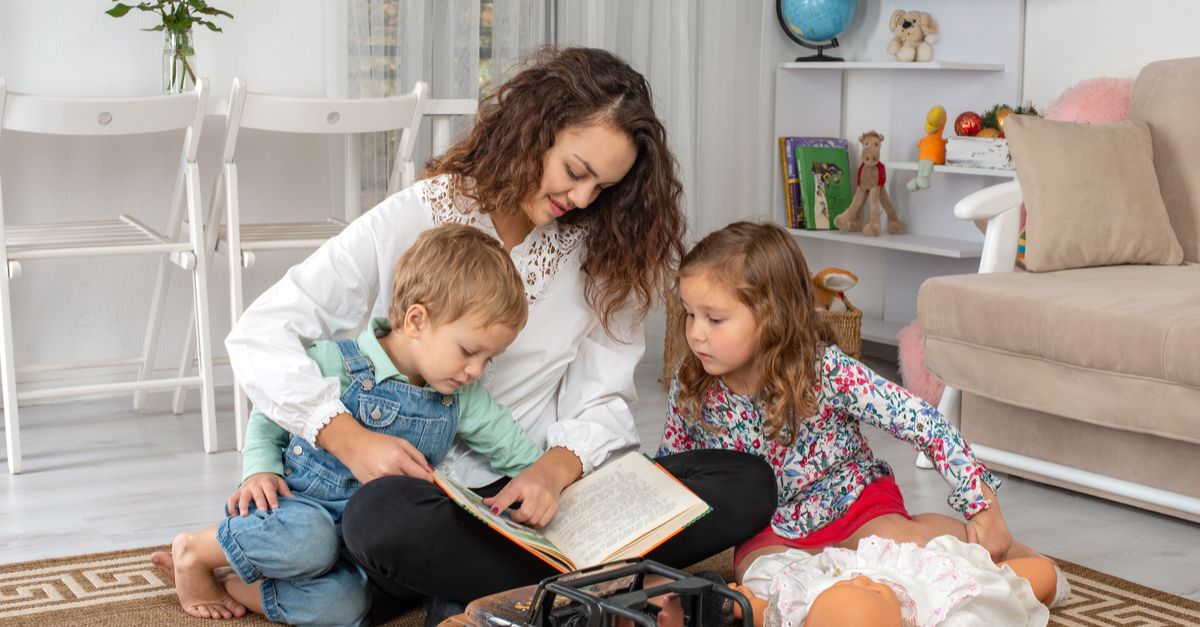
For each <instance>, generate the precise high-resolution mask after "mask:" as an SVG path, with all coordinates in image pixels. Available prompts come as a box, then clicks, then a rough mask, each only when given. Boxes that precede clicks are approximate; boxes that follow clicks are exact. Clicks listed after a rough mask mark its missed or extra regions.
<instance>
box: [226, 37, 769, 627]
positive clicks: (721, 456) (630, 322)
mask: <svg viewBox="0 0 1200 627" xmlns="http://www.w3.org/2000/svg"><path fill="white" fill-rule="evenodd" d="M674 168H675V160H674V157H673V156H672V154H671V152H670V150H669V149H668V147H667V141H666V134H665V131H664V129H663V127H662V124H661V123H660V122H659V121H658V119H657V118H656V117H655V115H654V110H653V106H652V104H651V95H650V88H649V86H648V84H647V83H646V80H645V79H644V78H643V77H642V76H641V75H640V74H638V73H637V72H636V71H634V70H633V69H632V68H630V67H629V66H628V65H627V64H626V63H625V62H623V61H622V60H620V59H619V58H617V57H615V56H613V55H611V54H609V53H607V52H604V51H601V50H592V49H579V48H572V49H564V50H554V49H544V50H542V51H539V52H538V53H536V54H534V55H532V56H531V57H530V59H529V61H528V63H527V65H526V67H525V68H524V69H523V70H522V71H521V72H520V73H519V74H517V75H516V76H514V77H513V78H512V79H511V80H509V81H508V82H507V83H505V84H504V85H502V86H501V87H500V88H499V90H497V92H496V93H495V94H494V95H492V96H490V97H488V98H487V99H486V100H484V102H483V103H481V105H480V111H479V114H478V117H477V119H476V124H475V126H474V128H473V129H472V131H471V132H470V134H469V135H468V136H467V137H465V138H464V139H462V140H461V141H459V142H458V143H457V144H455V145H454V146H453V147H452V148H451V149H450V150H449V151H448V152H447V153H446V154H445V155H443V156H441V157H440V158H437V159H436V160H434V161H433V162H431V163H430V165H429V167H428V169H427V171H426V175H427V176H428V177H429V178H426V179H425V180H422V181H419V182H417V183H416V184H414V185H413V186H412V187H410V188H408V189H406V190H404V191H402V192H400V193H398V194H396V195H394V196H392V197H390V198H388V199H386V200H385V201H383V202H382V203H381V204H380V205H378V206H377V207H375V208H374V209H372V210H371V211H369V212H367V213H366V214H364V215H363V216H362V217H361V218H359V219H358V220H355V221H354V222H353V223H352V224H350V226H348V227H347V228H346V229H345V231H343V232H342V233H341V234H340V235H339V236H337V237H335V238H334V239H332V240H330V241H329V242H327V243H326V244H325V245H324V246H322V247H321V249H319V250H318V251H317V252H316V253H314V254H313V255H312V256H311V257H309V258H308V259H307V260H305V261H304V262H303V263H301V264H299V265H297V266H295V267H293V268H292V269H291V270H289V271H288V273H287V275H286V276H285V277H284V278H283V279H282V280H281V281H280V282H279V283H277V284H276V285H275V286H273V287H272V288H271V289H269V290H268V291H267V292H266V293H264V294H263V295H262V296H261V297H260V298H259V299H258V300H257V301H256V302H255V303H254V304H253V305H251V306H250V307H249V308H248V309H247V310H246V312H245V314H244V315H243V316H242V318H241V320H239V322H238V323H237V325H236V326H235V327H234V329H233V331H232V332H231V333H230V335H229V337H228V338H227V339H226V346H227V348H228V350H229V355H230V361H231V363H232V365H233V369H234V373H235V374H236V375H237V378H238V381H239V382H240V383H241V385H242V386H243V388H244V389H245V390H246V393H247V395H248V396H249V397H250V399H251V400H252V401H253V402H254V404H255V405H256V406H257V407H258V408H259V409H261V410H263V411H264V412H265V413H266V414H267V415H268V416H270V417H271V419H272V420H274V421H276V422H277V423H279V424H280V425H281V426H283V427H284V428H286V429H287V430H288V431H290V432H292V433H294V434H297V435H300V436H302V437H304V438H306V439H308V440H309V441H310V442H313V443H314V444H315V445H317V446H319V447H321V448H325V449H328V450H329V451H330V452H331V453H333V454H334V455H335V456H336V457H337V458H338V459H339V460H341V461H342V462H343V463H344V464H345V465H346V466H347V467H348V468H349V469H350V470H351V471H352V472H353V473H354V475H355V477H357V478H358V479H359V480H360V481H362V482H363V483H367V482H370V483H367V485H364V486H363V487H362V489H360V490H359V491H358V493H357V494H356V495H355V496H354V498H353V499H351V501H350V503H349V505H348V507H347V509H346V512H345V517H344V519H343V530H344V534H345V539H346V544H347V546H348V547H349V549H350V551H351V553H352V554H353V555H354V557H355V558H356V559H357V560H358V561H359V563H360V564H361V565H362V566H363V567H364V568H365V569H366V571H367V573H368V575H369V576H370V578H371V579H372V581H373V582H374V583H375V584H376V585H377V586H379V587H380V588H381V589H382V590H383V591H385V592H386V593H388V594H390V595H392V596H397V597H412V596H416V595H422V596H426V597H434V598H439V599H446V600H450V601H455V602H464V601H470V600H472V599H475V598H478V597H480V596H483V595H486V594H490V593H493V592H496V591H500V590H505V589H509V588H513V587H517V586H521V585H526V584H529V583H532V582H535V581H537V580H538V579H540V578H542V577H545V576H547V575H549V574H552V571H550V570H549V568H548V567H547V566H546V565H545V564H543V563H542V562H541V561H539V560H538V559H537V558H535V557H533V556H532V555H530V554H528V553H526V552H525V551H524V550H523V549H521V548H519V547H517V546H516V545H515V544H513V543H511V542H509V541H508V540H506V539H504V538H503V537H501V536H500V535H498V534H495V533H493V532H490V531H489V530H487V529H486V528H485V527H484V526H483V525H482V524H481V523H480V522H478V521H477V520H475V519H473V518H472V517H471V516H470V515H469V514H466V513H465V512H463V511H461V510H460V509H459V508H458V507H457V506H456V505H455V504H454V503H453V502H452V501H450V500H449V499H448V498H447V497H445V495H444V494H443V493H442V492H441V490H440V489H438V488H437V486H435V485H433V484H432V483H430V482H428V481H425V480H422V479H417V478H415V477H416V476H423V475H424V472H425V471H424V470H423V468H424V460H423V459H420V458H419V456H415V455H413V453H412V450H413V449H412V447H411V446H406V444H407V443H405V442H403V441H402V440H399V439H397V438H391V437H388V436H384V435H380V434H377V433H373V432H371V431H368V430H365V429H363V428H362V427H361V426H359V425H358V424H357V423H356V422H355V421H354V420H353V418H352V417H351V416H350V415H349V414H348V413H347V408H346V407H344V406H342V404H341V403H340V401H339V400H338V384H337V381H335V380H330V379H322V378H321V377H320V375H319V373H318V372H317V370H316V368H315V367H314V366H313V365H312V362H310V361H309V360H308V359H307V358H306V356H305V353H304V344H305V342H306V341H310V340H312V339H317V338H328V337H331V336H333V335H336V334H342V333H346V332H348V331H351V330H353V329H355V328H357V327H358V326H359V325H361V324H363V323H364V321H366V320H367V318H368V317H369V316H370V315H372V313H374V315H380V313H381V312H384V311H385V310H386V308H387V304H388V303H387V302H384V300H386V299H381V298H380V295H381V294H388V293H389V290H388V286H387V285H386V283H387V281H388V279H389V277H390V274H391V269H392V266H393V265H394V263H395V261H396V259H397V258H398V257H399V256H400V254H402V253H403V252H404V251H405V250H406V249H407V248H408V247H409V246H410V245H411V243H412V242H413V240H414V239H415V238H416V236H417V235H418V234H419V233H420V232H421V231H422V230H424V229H428V228H431V227H432V226H435V225H437V224H440V223H443V222H447V221H452V222H461V223H466V224H469V225H471V226H474V227H476V228H479V229H481V230H483V231H485V232H487V233H489V234H491V235H493V236H494V237H496V238H497V239H498V240H500V242H501V243H502V244H503V246H504V248H505V250H507V251H509V253H510V255H511V257H512V259H513V261H514V263H515V264H516V266H517V268H518V270H519V271H520V272H521V275H522V277H523V279H524V281H525V289H526V296H527V298H528V299H529V304H530V309H529V323H528V325H527V326H526V327H525V330H524V331H522V332H521V333H520V335H519V336H518V337H517V340H516V341H515V342H514V343H513V344H512V345H511V346H510V347H509V349H508V351H507V352H506V353H505V354H503V355H501V356H499V357H497V358H496V360H495V363H494V364H493V365H492V367H491V368H490V370H489V372H488V373H487V374H486V375H485V376H484V382H485V385H486V386H487V388H488V389H489V391H491V393H492V395H493V397H494V398H495V399H496V400H497V401H498V402H500V403H502V404H504V405H505V406H507V407H508V408H509V409H510V410H511V411H512V413H513V415H514V416H516V417H517V419H518V421H520V423H521V425H522V426H523V427H524V428H525V430H526V432H527V433H529V435H530V436H531V437H533V439H534V441H535V442H538V443H541V444H544V445H545V447H546V453H545V454H544V455H543V456H542V457H541V458H540V459H539V460H538V461H537V462H536V463H535V464H534V465H533V466H531V467H530V468H529V469H528V470H526V471H525V473H523V474H522V475H521V476H519V477H517V478H514V479H513V480H511V481H508V480H507V479H501V478H500V475H499V474H498V473H496V472H494V471H493V470H492V469H491V468H490V466H488V464H487V463H486V461H484V460H483V459H482V458H481V457H479V456H478V455H475V454H472V453H470V452H468V451H467V450H465V449H462V448H460V447H456V448H455V449H453V450H452V451H451V452H450V453H449V454H448V455H447V457H446V461H444V462H443V463H442V465H441V469H442V470H443V471H444V472H447V473H448V474H450V475H451V476H452V477H454V478H456V479H457V480H459V481H460V482H462V483H464V484H466V485H470V486H473V487H476V488H477V491H478V492H479V493H481V494H483V495H485V496H493V495H494V496H495V497H496V501H495V502H494V504H495V505H496V506H497V507H500V508H504V507H507V506H508V505H510V504H513V503H517V502H519V507H517V508H516V509H515V510H514V511H513V512H512V517H513V519H514V520H517V521H519V522H527V521H533V522H537V521H544V520H546V519H547V517H548V515H552V514H553V511H548V509H549V508H550V507H551V506H550V505H549V504H548V503H547V501H550V499H544V498H538V495H539V494H545V493H547V492H549V491H552V492H553V494H557V493H558V492H559V491H561V490H562V489H563V488H564V487H566V486H567V485H569V484H570V483H571V482H573V481H575V480H576V479H578V478H579V477H580V476H582V474H584V473H587V472H589V471H591V470H592V469H594V468H596V467H597V466H599V465H600V464H602V463H603V462H604V461H605V460H607V459H609V458H610V456H612V455H613V454H614V453H619V452H623V451H625V450H629V449H632V448H635V447H636V446H637V445H638V438H637V433H636V429H635V425H634V417H633V411H632V406H633V404H634V402H635V400H636V390H635V386H634V381H633V374H634V368H635V367H636V366H637V364H638V362H639V361H640V360H641V358H642V354H643V352H644V350H645V338H644V332H643V327H642V320H643V318H644V316H645V315H646V313H647V311H648V310H649V309H650V307H651V306H652V304H653V302H654V299H655V298H657V297H661V296H662V294H663V293H664V291H665V289H666V287H667V285H668V282H669V280H670V276H671V272H672V269H673V266H674V264H675V262H676V261H677V260H678V259H679V257H680V256H681V252H682V238H683V233H684V218H683V215H682V212H681V210H680V206H679V203H680V195H681V186H680V184H679V182H678V180H677V179H676V178H675V175H674ZM660 463H661V464H662V465H663V467H664V468H666V469H667V470H668V471H670V472H672V473H673V474H674V475H675V476H676V477H678V478H679V479H680V480H681V481H683V482H684V483H685V484H686V485H688V487H690V488H691V489H692V490H693V491H695V492H696V493H697V494H698V495H699V496H700V497H701V498H703V499H704V500H705V501H707V502H708V503H709V504H710V505H711V506H712V508H713V511H712V512H711V513H710V514H709V515H707V516H705V517H704V518H701V519H700V521H698V522H697V523H696V524H694V525H692V526H691V527H689V528H688V529H687V530H685V531H684V532H683V533H681V534H679V535H678V536H676V537H675V538H673V539H672V540H671V541H669V542H667V543H665V544H664V545H663V546H662V547H660V548H659V549H657V550H656V551H654V552H653V553H652V554H651V555H650V557H651V558H654V559H658V560H660V561H663V562H665V563H668V564H671V565H674V566H686V565H689V564H691V563H693V562H695V561H698V560H700V559H703V558H705V557H707V556H709V555H711V554H713V553H716V552H719V551H721V550H723V549H725V548H727V547H729V546H731V545H733V544H734V543H736V542H739V541H742V540H744V539H746V538H748V537H750V536H751V535H753V534H754V533H755V532H756V531H758V530H759V529H761V528H762V527H763V526H765V525H766V523H767V521H768V520H769V518H770V516H771V514H772V512H773V511H774V507H775V494H774V478H773V476H772V475H771V473H770V470H769V469H768V467H767V466H766V465H765V464H764V463H763V462H761V461H760V460H758V459H756V458H754V457H752V456H749V455H744V454H740V453H734V452H729V451H701V452H688V453H680V454H677V455H672V456H668V457H665V458H662V459H661V460H660ZM251 470H257V469H246V474H249V472H251ZM262 470H270V469H262ZM409 475H412V476H409ZM527 497H528V498H527ZM440 607H441V608H442V610H443V611H442V612H438V611H433V612H431V616H430V619H433V620H436V619H438V618H441V616H440V614H442V613H444V612H450V611H453V609H454V604H453V603H451V604H443V605H441V606H440ZM436 609H437V608H435V610H436Z"/></svg>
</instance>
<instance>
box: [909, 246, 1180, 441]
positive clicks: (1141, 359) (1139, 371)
mask: <svg viewBox="0 0 1200 627" xmlns="http://www.w3.org/2000/svg"><path fill="white" fill-rule="evenodd" d="M1197 286H1200V266H1197V265H1186V266H1171V267H1161V266H1159V267H1154V266H1112V267H1104V268H1089V269H1078V270H1063V271H1060V272H1052V273H1042V274H1033V273H998V274H974V275H955V276H943V277H935V278H932V279H929V280H928V281H926V282H925V283H924V284H923V285H922V286H921V291H920V294H919V296H918V302H917V308H918V312H919V317H920V320H921V323H922V325H923V326H924V328H925V336H926V346H925V351H926V364H927V365H928V366H929V367H930V369H931V370H932V371H933V372H934V373H935V374H937V375H938V376H939V377H941V378H942V379H943V380H945V381H946V383H947V384H950V385H954V386H956V387H961V388H963V389H968V390H971V391H974V392H977V393H980V394H983V395H985V396H988V397H990V398H995V399H997V400H1001V401H1005V402H1010V403H1012V404H1017V405H1020V406H1023V407H1035V408H1042V409H1043V411H1049V412H1050V413H1056V414H1060V415H1064V416H1068V417H1072V418H1076V419H1080V420H1089V421H1090V420H1095V421H1096V422H1097V424H1105V423H1108V422H1110V421H1115V423H1120V426H1122V427H1133V428H1138V425H1143V427H1144V426H1145V425H1146V424H1147V419H1146V417H1145V416H1143V415H1142V414H1143V412H1142V411H1140V410H1135V411H1132V412H1131V410H1132V408H1134V407H1138V406H1142V407H1145V408H1146V412H1145V413H1154V414H1156V416H1155V419H1156V420H1165V421H1166V422H1165V423H1162V424H1160V425H1159V426H1158V427H1155V430H1154V432H1160V431H1161V432H1163V433H1174V434H1179V433H1192V434H1194V435H1193V437H1194V438H1195V440H1194V441H1200V424H1196V422H1197V420H1196V417H1195V414H1196V409H1195V408H1196V406H1197V405H1195V404H1186V405H1185V406H1182V407H1181V406H1179V403H1180V402H1182V401H1183V399H1184V398H1189V399H1191V400H1193V401H1200V350H1196V347H1197V346H1200V289H1198V288H1197ZM938 346H943V347H945V346H961V347H964V348H963V350H967V349H981V350H974V351H971V352H970V354H971V355H974V357H971V358H969V359H967V358H963V359H962V360H961V361H956V362H955V363H954V364H953V365H949V364H945V363H942V364H941V367H939V365H938V364H939V360H941V359H942V358H943V357H944V356H943V355H939V351H943V352H944V350H943V349H941V348H939V347H938ZM1008 357H1012V358H1013V359H1016V360H1017V361H1015V362H1012V363H1010V364H1009V367H1008V370H1002V369H1000V368H999V366H998V364H999V363H1000V362H1002V361H1005V359H1006V358H1008ZM1008 361H1011V360H1008ZM1008 361H1005V363H1008ZM1005 373H1007V374H1005ZM1047 377H1049V378H1047ZM1119 380H1125V381H1126V382H1127V383H1128V384H1129V387H1125V388H1121V387H1120V386H1118V385H1117V383H1115V381H1119ZM1046 381H1049V382H1050V383H1049V384H1046V383H1045V382H1046ZM1114 386H1117V387H1114ZM984 387H986V388H988V390H986V391H985V390H983V389H981V388H984ZM1035 387H1036V388H1038V389H1034V388H1035ZM1167 387H1180V388H1183V390H1180V391H1179V393H1180V394H1183V393H1184V392H1186V391H1188V390H1190V394H1184V395H1183V396H1179V395H1178V394H1176V393H1175V391H1172V392H1171V393H1166V392H1163V390H1165V389H1167ZM1107 394H1112V395H1113V396H1112V397H1111V398H1110V399H1109V400H1101V399H1104V398H1105V395H1107ZM1148 396H1153V397H1154V398H1148ZM1125 397H1129V398H1125ZM1035 399H1036V400H1035ZM1172 399H1173V400H1172ZM1126 401H1128V402H1126ZM1151 401H1153V402H1151ZM1157 403H1163V405H1161V406H1157V408H1156V409H1153V410H1152V409H1150V408H1151V407H1156V404H1157ZM1048 405H1055V406H1056V409H1054V410H1051V409H1045V408H1046V407H1047V406H1048ZM1118 406H1119V407H1120V410H1119V411H1118V409H1117V408H1118ZM1104 416H1108V417H1107V418H1104ZM1176 421H1186V424H1185V423H1184V422H1179V423H1178V424H1176Z"/></svg>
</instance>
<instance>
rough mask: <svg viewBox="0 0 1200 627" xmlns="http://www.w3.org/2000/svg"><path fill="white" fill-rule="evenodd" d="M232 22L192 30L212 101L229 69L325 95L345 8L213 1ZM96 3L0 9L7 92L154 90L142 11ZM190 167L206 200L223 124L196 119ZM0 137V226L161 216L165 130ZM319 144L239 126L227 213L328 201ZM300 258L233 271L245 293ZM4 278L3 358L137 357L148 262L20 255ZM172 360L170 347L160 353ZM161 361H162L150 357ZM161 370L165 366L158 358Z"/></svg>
mask: <svg viewBox="0 0 1200 627" xmlns="http://www.w3.org/2000/svg"><path fill="white" fill-rule="evenodd" d="M213 4H214V5H216V6H218V7H219V8H221V9H224V10H227V11H229V12H230V13H233V15H234V19H232V20H228V19H224V18H221V19H218V20H217V23H218V24H219V25H220V26H221V27H222V28H223V29H224V32H223V33H213V32H209V31H208V30H207V29H205V28H200V29H199V30H198V31H197V32H196V35H195V47H196V51H197V61H196V64H197V71H198V74H199V75H200V76H204V77H208V78H209V79H210V80H211V87H212V92H211V98H213V99H220V98H224V97H226V96H227V94H228V92H229V88H230V85H231V83H232V81H233V78H234V77H235V76H241V77H244V78H246V79H247V81H248V83H249V85H250V87H251V89H254V90H256V91H264V92H270V93H279V94H287V95H308V96H324V95H337V92H338V91H339V90H340V89H341V88H342V86H343V85H344V79H343V78H342V77H343V76H344V74H345V43H344V35H343V33H344V28H345V21H344V18H342V15H344V11H345V2H344V0H342V1H336V2H333V1H331V2H326V1H324V0H217V1H215V2H214V3H213ZM110 6H112V3H111V2H107V1H99V0H56V1H55V2H44V1H42V0H5V1H4V2H0V76H4V77H6V79H7V83H8V89H9V90H10V91H17V92H27V93H40V94H48V95H62V96H81V97H83V96H116V95H153V94H155V93H157V92H158V91H159V89H160V87H159V85H160V80H161V79H160V75H161V63H162V48H163V35H162V34H161V33H156V32H143V31H141V30H139V29H140V28H147V27H151V26H153V25H154V24H155V22H154V16H152V15H150V14H147V13H143V12H138V11H133V12H130V14H129V15H127V16H125V17H123V18H120V19H114V18H112V17H110V16H108V15H105V14H104V11H105V10H106V9H107V8H109V7H110ZM205 125H206V126H205V129H204V133H203V134H202V142H201V152H200V157H199V158H200V169H201V176H202V178H203V180H204V184H203V186H202V191H203V195H204V197H205V199H206V200H207V198H208V196H209V193H210V186H211V181H212V179H213V178H214V176H215V174H216V172H217V170H218V167H219V162H220V155H219V150H220V135H221V128H222V126H223V118H221V117H216V116H208V117H207V118H206V120H205ZM2 139H3V141H0V168H3V169H2V171H3V173H4V188H3V191H4V197H3V200H4V207H5V214H6V219H7V221H8V222H9V223H18V224H19V223H30V222H56V221H64V220H68V219H89V218H91V217H92V216H96V217H99V216H108V215H114V214H116V213H121V212H129V213H132V214H134V215H137V216H139V217H143V216H144V217H145V219H146V221H147V222H148V223H150V224H151V225H153V226H160V225H161V224H162V223H165V220H166V211H167V209H166V203H167V198H168V196H169V195H170V193H169V192H170V186H171V184H172V182H173V180H174V179H173V174H174V166H175V163H176V162H177V159H178V148H177V146H178V145H179V140H180V138H179V137H175V136H167V135H165V134H164V135H156V136H151V137H144V138H121V139H116V140H111V139H108V140H106V139H99V140H87V141H81V140H75V139H69V138H45V137H40V136H29V135H23V134H19V133H5V134H4V136H3V137H2ZM338 142H339V143H336V144H332V143H331V142H330V140H329V139H327V138H324V137H319V136H314V137H311V138H303V139H300V140H292V139H290V138H287V139H280V138H273V137H269V136H264V135H261V134H255V133H243V134H242V136H241V138H240V139H239V162H240V167H241V172H240V174H241V183H242V206H243V211H244V213H246V214H247V217H248V218H249V219H251V220H257V221H266V220H269V219H270V218H271V217H272V216H273V215H277V214H278V213H279V212H281V211H282V212H286V214H287V215H289V216H291V215H304V216H312V217H313V218H320V217H322V216H324V215H327V214H328V212H329V207H330V206H331V203H333V202H334V199H337V201H336V202H339V203H340V198H341V196H342V192H341V184H340V182H331V181H330V176H329V173H330V172H331V171H332V172H340V167H341V166H340V163H341V161H340V159H341V156H340V155H341V152H340V151H341V144H340V140H338ZM300 258H301V257H300V255H298V254H293V253H275V254H264V255H259V262H260V263H259V265H258V266H256V267H255V269H254V270H252V271H251V273H250V274H249V276H248V279H247V292H246V293H247V297H248V298H253V297H254V296H255V295H257V294H258V293H259V292H260V291H261V290H262V289H264V288H265V287H266V286H268V285H269V284H270V283H271V282H273V281H274V280H275V279H276V278H278V276H280V275H282V273H283V271H284V270H285V269H286V268H287V267H288V266H289V265H291V264H292V263H294V262H296V261H297V260H299V259H300ZM23 266H24V276H23V277H22V278H21V279H20V280H19V281H16V282H15V283H14V284H13V307H14V331H15V334H16V336H17V342H16V350H17V354H18V361H20V362H22V363H30V362H33V363H45V362H53V361H65V360H68V359H70V358H74V357H81V358H97V357H102V356H113V355H134V354H136V353H138V352H140V349H141V342H142V329H143V328H144V324H145V320H146V316H147V312H148V307H149V300H150V294H149V291H148V290H149V286H150V284H151V282H152V279H153V276H154V268H155V264H154V263H153V262H152V261H151V260H150V258H148V257H131V258H107V259H102V260H99V261H95V260H88V261H80V260H52V261H42V262H35V261H27V262H25V263H24V264H23ZM212 271H213V274H214V276H213V277H212V278H211V280H210V282H209V286H210V290H211V296H212V298H213V319H214V321H215V330H214V331H215V332H214V338H216V339H217V346H216V347H214V348H215V349H216V350H215V352H216V353H217V354H223V353H224V350H223V348H222V347H221V346H220V341H221V340H222V339H223V338H224V335H225V333H226V332H227V330H228V326H229V325H228V322H227V320H228V314H227V313H225V312H226V307H227V304H226V303H227V302H228V299H227V298H226V297H225V290H226V286H227V281H226V280H225V278H224V276H223V273H224V271H225V264H224V263H222V262H219V261H218V262H216V263H214V264H213V265H212ZM174 279H175V280H174V283H173V291H172V295H171V304H170V309H169V312H170V313H169V316H168V318H167V321H168V325H167V326H166V327H165V331H166V333H165V335H164V337H165V338H176V337H179V336H180V335H181V332H182V330H183V328H184V325H185V324H186V322H187V318H188V317H189V316H190V311H191V310H190V304H189V303H190V295H189V293H188V292H189V289H188V278H187V275H186V273H184V272H182V271H179V272H176V273H175V274H174ZM178 353H179V347H178V345H177V343H176V341H175V340H172V341H169V342H168V341H165V340H164V344H163V346H162V348H161V350H160V355H161V356H162V358H163V359H164V360H167V361H173V360H174V358H175V357H174V356H175V355H177V354H178ZM160 363H162V362H160ZM164 365H165V364H164Z"/></svg>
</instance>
